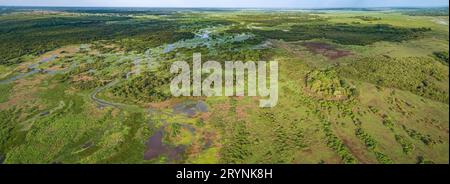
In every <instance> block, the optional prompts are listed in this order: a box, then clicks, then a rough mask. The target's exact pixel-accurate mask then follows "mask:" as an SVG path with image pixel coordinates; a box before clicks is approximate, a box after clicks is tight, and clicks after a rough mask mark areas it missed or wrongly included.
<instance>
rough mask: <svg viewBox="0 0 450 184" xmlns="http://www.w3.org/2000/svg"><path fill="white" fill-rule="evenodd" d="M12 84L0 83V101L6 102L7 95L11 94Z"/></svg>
mask: <svg viewBox="0 0 450 184" xmlns="http://www.w3.org/2000/svg"><path fill="white" fill-rule="evenodd" d="M11 88H12V85H10V84H0V94H2V95H1V96H0V103H3V102H7V101H8V98H9V95H10V94H11Z"/></svg>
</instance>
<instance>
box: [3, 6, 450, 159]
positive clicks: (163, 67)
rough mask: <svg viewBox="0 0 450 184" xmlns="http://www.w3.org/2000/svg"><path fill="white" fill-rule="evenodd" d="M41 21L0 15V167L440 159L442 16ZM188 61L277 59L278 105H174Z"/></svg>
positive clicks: (101, 13) (411, 12)
mask: <svg viewBox="0 0 450 184" xmlns="http://www.w3.org/2000/svg"><path fill="white" fill-rule="evenodd" d="M31 9H33V8H31ZM53 10H54V9H53V8H39V11H30V10H23V9H20V8H3V9H1V10H0V33H1V34H0V160H2V161H4V163H7V164H9V163H44V164H48V163H74V164H78V163H195V164H203V163H208V164H209V163H238V164H240V163H262V164H265V163H280V164H285V163H308V164H315V163H327V164H336V163H344V164H356V163H377V164H392V163H395V164H397V163H409V164H416V163H418V164H430V163H448V162H449V141H448V138H449V135H448V129H449V85H448V82H449V77H448V76H449V68H448V45H449V43H448V35H449V34H448V10H446V9H441V8H430V9H428V8H427V9H389V10H386V11H384V10H370V11H366V10H365V9H358V11H354V10H333V11H328V10H321V11H320V12H319V11H315V10H311V11H281V10H264V11H261V10H246V11H241V10H231V9H227V10H209V9H208V10H196V9H151V10H140V11H135V10H133V9H126V10H125V9H114V8H112V9H102V8H99V9H95V10H91V9H78V8H67V9H65V10H58V11H53ZM193 53H201V54H202V61H203V62H206V61H208V60H215V61H218V62H225V61H237V60H238V61H243V62H246V61H272V60H276V61H278V63H279V72H278V74H279V95H278V97H279V98H278V104H277V106H275V107H273V108H260V107H258V102H259V100H260V99H262V98H264V97H179V98H175V97H173V96H172V95H171V93H170V88H169V85H170V82H171V80H172V78H173V77H174V75H173V74H171V73H170V66H171V64H172V63H173V62H174V61H187V62H192V56H193Z"/></svg>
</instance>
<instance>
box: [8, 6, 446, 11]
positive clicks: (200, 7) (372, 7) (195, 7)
mask: <svg viewBox="0 0 450 184" xmlns="http://www.w3.org/2000/svg"><path fill="white" fill-rule="evenodd" d="M0 7H13V8H174V9H182V8H192V9H207V8H211V9H298V10H302V9H306V10H308V9H377V8H449V6H448V5H442V6H379V7H375V6H368V7H317V8H309V7H305V8H302V7H272V8H270V7H231V6H230V7H206V6H184V7H182V6H51V5H0Z"/></svg>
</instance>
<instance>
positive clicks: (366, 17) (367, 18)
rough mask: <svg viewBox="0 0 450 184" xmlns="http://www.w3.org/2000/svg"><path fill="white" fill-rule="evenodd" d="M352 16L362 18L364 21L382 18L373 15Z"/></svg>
mask: <svg viewBox="0 0 450 184" xmlns="http://www.w3.org/2000/svg"><path fill="white" fill-rule="evenodd" d="M352 18H357V19H361V20H363V21H377V20H381V18H380V17H371V16H355V17H352Z"/></svg>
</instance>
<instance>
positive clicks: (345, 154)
mask: <svg viewBox="0 0 450 184" xmlns="http://www.w3.org/2000/svg"><path fill="white" fill-rule="evenodd" d="M322 126H323V131H324V133H325V136H326V141H327V145H328V147H330V148H332V149H334V150H335V151H336V152H337V154H338V155H339V156H340V157H341V159H342V161H343V162H344V163H346V164H356V163H358V160H356V159H355V157H353V155H352V154H351V153H350V151H349V150H348V148H347V147H346V146H345V145H344V143H343V142H342V140H340V139H339V138H338V137H336V136H335V135H334V133H333V130H332V129H331V123H330V122H323V123H322Z"/></svg>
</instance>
